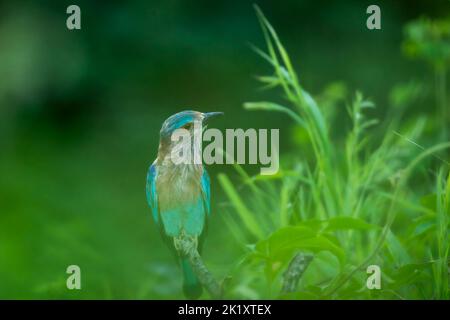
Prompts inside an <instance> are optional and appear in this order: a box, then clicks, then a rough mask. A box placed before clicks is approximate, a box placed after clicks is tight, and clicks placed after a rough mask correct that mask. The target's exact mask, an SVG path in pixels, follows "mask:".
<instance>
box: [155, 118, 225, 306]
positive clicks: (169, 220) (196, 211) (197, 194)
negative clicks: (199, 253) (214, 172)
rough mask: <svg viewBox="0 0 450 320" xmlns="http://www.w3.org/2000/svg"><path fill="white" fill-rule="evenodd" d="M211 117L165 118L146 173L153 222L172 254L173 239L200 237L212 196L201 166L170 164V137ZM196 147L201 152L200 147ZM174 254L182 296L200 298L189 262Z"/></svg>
mask: <svg viewBox="0 0 450 320" xmlns="http://www.w3.org/2000/svg"><path fill="white" fill-rule="evenodd" d="M211 114H213V115H215V114H217V113H210V114H208V113H206V114H205V113H201V112H196V111H184V112H180V113H177V114H175V115H173V116H171V117H170V118H168V119H167V120H166V121H165V122H164V124H163V125H162V128H161V132H160V145H159V151H158V157H157V159H156V160H155V161H154V162H153V164H152V165H151V166H150V168H149V169H148V172H147V180H146V197H147V202H148V205H149V206H150V208H151V211H152V217H153V220H154V221H155V223H156V224H157V225H158V226H159V228H160V231H161V234H162V235H163V237H164V238H166V240H169V241H167V242H168V243H169V246H170V247H171V248H172V249H174V250H175V251H176V249H175V247H174V245H173V239H174V238H177V237H180V236H182V235H187V236H189V237H191V238H193V239H199V238H200V237H201V236H202V235H203V233H204V229H205V226H206V220H207V218H208V217H209V216H210V214H211V203H210V202H211V194H210V179H209V175H208V173H207V171H206V169H205V168H204V167H203V166H202V165H201V164H200V165H199V164H179V165H175V164H174V163H173V162H171V161H170V158H169V157H170V155H171V150H172V148H174V146H175V145H174V143H175V142H174V141H172V140H171V138H170V137H171V134H172V133H173V131H174V130H176V129H178V128H182V127H183V128H186V129H187V130H192V127H193V126H189V125H190V124H193V123H194V122H195V121H199V122H200V123H202V122H203V121H204V120H205V119H206V118H207V117H208V115H211ZM191 134H192V131H191ZM196 147H198V149H200V146H196ZM198 149H196V150H198ZM196 243H197V242H196ZM200 243H201V241H200ZM199 249H201V248H199ZM176 254H177V256H178V257H179V260H180V265H181V268H182V270H183V276H184V282H183V290H184V293H185V294H186V296H187V297H189V298H197V297H199V296H200V295H201V292H202V288H201V285H200V283H199V281H198V279H197V277H196V276H195V273H194V272H193V270H192V267H191V265H190V264H189V261H188V260H186V258H185V257H182V256H180V254H179V253H177V252H176Z"/></svg>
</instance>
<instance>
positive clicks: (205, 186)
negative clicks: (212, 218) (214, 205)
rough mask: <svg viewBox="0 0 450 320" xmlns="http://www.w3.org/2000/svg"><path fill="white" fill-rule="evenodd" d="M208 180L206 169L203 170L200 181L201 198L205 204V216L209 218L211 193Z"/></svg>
mask: <svg viewBox="0 0 450 320" xmlns="http://www.w3.org/2000/svg"><path fill="white" fill-rule="evenodd" d="M210 185H211V183H210V180H209V175H208V172H207V171H206V169H203V175H202V180H201V188H202V196H203V202H204V204H205V210H206V215H207V216H209V215H210V213H211V193H210Z"/></svg>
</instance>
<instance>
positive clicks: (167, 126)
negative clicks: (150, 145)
mask: <svg viewBox="0 0 450 320" xmlns="http://www.w3.org/2000/svg"><path fill="white" fill-rule="evenodd" d="M222 114H223V112H205V113H203V112H199V111H192V110H186V111H181V112H178V113H175V114H174V115H171V116H170V117H169V118H167V119H166V121H164V123H163V125H162V127H161V131H160V151H168V149H171V148H173V147H174V143H175V142H174V141H172V135H173V134H174V133H175V132H176V131H177V130H179V129H184V130H187V131H189V133H190V134H191V135H193V134H194V130H195V129H197V130H200V132H199V133H200V134H201V132H202V131H201V130H203V128H204V127H205V126H206V123H207V121H208V120H209V119H211V118H213V117H215V116H218V115H222ZM161 149H162V150H161Z"/></svg>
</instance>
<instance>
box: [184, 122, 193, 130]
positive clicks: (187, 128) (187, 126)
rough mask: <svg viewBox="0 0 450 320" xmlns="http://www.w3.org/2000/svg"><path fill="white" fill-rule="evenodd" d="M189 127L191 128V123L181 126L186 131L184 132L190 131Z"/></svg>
mask: <svg viewBox="0 0 450 320" xmlns="http://www.w3.org/2000/svg"><path fill="white" fill-rule="evenodd" d="M191 127H192V123H186V124H185V125H184V126H183V128H184V129H186V130H190V129H191Z"/></svg>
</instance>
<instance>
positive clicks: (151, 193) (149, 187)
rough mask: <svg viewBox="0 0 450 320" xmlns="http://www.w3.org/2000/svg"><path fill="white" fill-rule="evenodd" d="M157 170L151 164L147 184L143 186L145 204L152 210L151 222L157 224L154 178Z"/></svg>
mask: <svg viewBox="0 0 450 320" xmlns="http://www.w3.org/2000/svg"><path fill="white" fill-rule="evenodd" d="M157 175H158V170H157V169H156V166H155V165H154V164H152V165H151V166H150V168H149V169H148V172H147V183H146V186H145V193H146V196H147V203H148V205H149V206H150V208H151V209H152V216H153V220H155V222H156V223H157V224H158V223H159V209H158V195H157V193H156V177H157Z"/></svg>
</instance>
